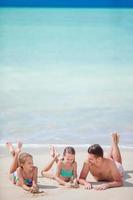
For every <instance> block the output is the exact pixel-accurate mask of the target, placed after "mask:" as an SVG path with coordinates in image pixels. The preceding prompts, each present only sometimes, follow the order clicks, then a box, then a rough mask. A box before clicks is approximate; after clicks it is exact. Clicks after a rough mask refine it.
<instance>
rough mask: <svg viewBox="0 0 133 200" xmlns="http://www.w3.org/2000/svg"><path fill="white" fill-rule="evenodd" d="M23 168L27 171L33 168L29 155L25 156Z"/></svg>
mask: <svg viewBox="0 0 133 200" xmlns="http://www.w3.org/2000/svg"><path fill="white" fill-rule="evenodd" d="M23 168H24V169H25V170H28V171H30V170H32V169H33V159H32V158H31V157H27V158H26V160H25V163H24V164H23Z"/></svg>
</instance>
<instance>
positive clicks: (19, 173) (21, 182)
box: [16, 167, 38, 193]
mask: <svg viewBox="0 0 133 200" xmlns="http://www.w3.org/2000/svg"><path fill="white" fill-rule="evenodd" d="M35 171H36V172H37V168H36V170H35ZM36 172H35V174H34V175H33V176H34V177H33V179H34V180H33V185H32V187H29V186H27V185H26V184H25V183H24V178H23V173H22V169H21V167H19V168H18V169H17V176H18V182H17V183H16V185H18V186H20V187H22V188H23V189H24V190H26V191H29V192H32V193H34V192H37V191H38V187H37V173H36Z"/></svg>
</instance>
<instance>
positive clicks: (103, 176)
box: [79, 133, 124, 190]
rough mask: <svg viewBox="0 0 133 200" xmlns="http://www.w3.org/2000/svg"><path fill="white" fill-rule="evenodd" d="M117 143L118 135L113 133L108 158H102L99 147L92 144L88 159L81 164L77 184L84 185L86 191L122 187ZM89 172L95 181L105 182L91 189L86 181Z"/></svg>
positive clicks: (122, 171)
mask: <svg viewBox="0 0 133 200" xmlns="http://www.w3.org/2000/svg"><path fill="white" fill-rule="evenodd" d="M118 143H119V135H118V133H113V134H112V146H111V151H110V154H109V157H108V158H104V157H103V149H102V148H101V146H100V145H98V144H94V145H92V146H90V147H89V148H88V158H87V160H86V161H85V162H84V164H83V168H82V170H81V173H80V177H79V183H80V184H82V185H84V186H85V188H86V189H91V188H94V189H96V190H105V189H107V188H111V187H119V186H122V185H123V176H124V170H123V167H122V158H121V154H120V150H119V147H118ZM89 172H90V173H91V174H92V175H93V177H94V178H95V179H96V180H97V181H106V182H105V183H103V184H100V185H98V186H95V187H94V186H93V187H92V185H91V183H90V182H88V181H87V180H86V178H87V175H88V173H89Z"/></svg>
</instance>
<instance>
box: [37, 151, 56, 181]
mask: <svg viewBox="0 0 133 200" xmlns="http://www.w3.org/2000/svg"><path fill="white" fill-rule="evenodd" d="M50 155H51V156H52V157H53V158H52V160H51V161H50V162H49V163H48V164H47V165H46V166H45V167H44V169H43V170H42V171H41V175H42V176H44V177H46V178H50V179H51V178H52V179H53V178H54V175H53V174H52V173H49V172H48V171H49V170H50V169H51V168H52V166H53V164H54V163H55V162H56V163H57V162H58V158H59V156H60V154H57V153H56V150H55V148H54V147H52V148H51V151H50Z"/></svg>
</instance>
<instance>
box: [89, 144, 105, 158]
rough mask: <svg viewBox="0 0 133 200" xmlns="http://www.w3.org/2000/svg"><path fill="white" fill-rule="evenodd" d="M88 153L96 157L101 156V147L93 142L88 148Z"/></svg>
mask: <svg viewBox="0 0 133 200" xmlns="http://www.w3.org/2000/svg"><path fill="white" fill-rule="evenodd" d="M88 153H90V154H94V155H95V156H97V157H103V149H102V147H101V146H100V145H99V144H93V145H92V146H90V147H89V148H88Z"/></svg>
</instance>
